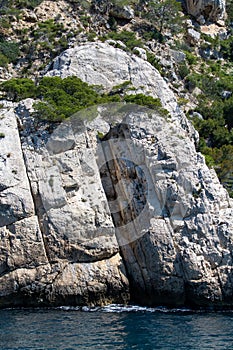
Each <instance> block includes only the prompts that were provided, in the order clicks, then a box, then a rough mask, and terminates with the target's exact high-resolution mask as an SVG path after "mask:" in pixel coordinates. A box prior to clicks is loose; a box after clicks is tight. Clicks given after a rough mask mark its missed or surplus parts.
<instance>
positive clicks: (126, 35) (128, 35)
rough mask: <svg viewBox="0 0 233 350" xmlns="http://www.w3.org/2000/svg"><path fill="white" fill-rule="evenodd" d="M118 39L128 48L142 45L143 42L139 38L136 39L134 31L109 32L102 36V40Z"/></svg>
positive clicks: (131, 48)
mask: <svg viewBox="0 0 233 350" xmlns="http://www.w3.org/2000/svg"><path fill="white" fill-rule="evenodd" d="M107 39H112V40H120V41H122V42H123V43H124V44H125V45H126V47H127V48H128V49H129V50H133V48H134V47H136V46H137V47H142V46H143V42H142V41H141V40H140V39H137V38H136V36H135V33H133V32H128V31H127V30H123V31H122V32H114V31H112V32H109V33H108V34H107V35H105V36H104V37H102V40H107Z"/></svg>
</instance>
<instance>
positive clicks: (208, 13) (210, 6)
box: [185, 0, 226, 22]
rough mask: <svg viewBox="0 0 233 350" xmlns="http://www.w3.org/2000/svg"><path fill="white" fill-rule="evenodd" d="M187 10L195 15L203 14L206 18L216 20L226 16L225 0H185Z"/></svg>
mask: <svg viewBox="0 0 233 350" xmlns="http://www.w3.org/2000/svg"><path fill="white" fill-rule="evenodd" d="M185 5H186V8H187V12H188V13H189V14H190V15H192V16H194V17H196V18H197V19H198V17H200V16H203V17H204V18H205V19H206V20H209V21H212V22H217V21H218V20H224V19H225V16H226V1H225V0H185Z"/></svg>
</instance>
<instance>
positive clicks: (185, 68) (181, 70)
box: [178, 62, 189, 79]
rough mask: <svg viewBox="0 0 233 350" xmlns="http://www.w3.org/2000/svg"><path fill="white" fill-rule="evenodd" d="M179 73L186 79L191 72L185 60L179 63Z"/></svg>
mask: <svg viewBox="0 0 233 350" xmlns="http://www.w3.org/2000/svg"><path fill="white" fill-rule="evenodd" d="M178 74H179V76H180V77H181V79H184V78H185V77H187V75H188V74H189V68H188V66H187V64H186V63H185V62H182V63H180V64H179V65H178Z"/></svg>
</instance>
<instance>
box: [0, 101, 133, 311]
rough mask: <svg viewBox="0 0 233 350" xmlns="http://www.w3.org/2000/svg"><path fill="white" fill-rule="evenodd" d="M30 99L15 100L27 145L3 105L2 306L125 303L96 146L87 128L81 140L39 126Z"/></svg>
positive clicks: (0, 124) (123, 280)
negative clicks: (90, 141) (90, 143)
mask: <svg viewBox="0 0 233 350" xmlns="http://www.w3.org/2000/svg"><path fill="white" fill-rule="evenodd" d="M32 102H33V101H32V100H27V102H26V104H25V103H24V104H23V105H21V104H19V106H18V107H17V116H18V121H19V126H20V129H21V142H22V146H21V143H20V139H19V132H18V129H17V123H16V114H15V113H14V112H13V109H10V110H9V111H7V110H6V109H3V110H2V111H1V119H0V130H3V131H4V137H2V138H1V140H0V148H1V153H0V154H1V192H0V200H1V207H0V209H1V210H0V212H1V216H0V236H1V243H0V307H1V306H12V305H13V306H14V305H15V306H16V305H34V306H35V305H58V304H70V303H71V304H73V303H75V304H90V303H91V304H92V303H93V304H100V305H101V304H106V303H109V302H110V303H111V302H113V301H114V302H116V301H117V302H120V303H122V302H126V301H127V300H128V280H127V278H126V273H125V269H124V265H123V263H122V258H121V257H120V255H119V247H118V244H117V241H116V238H115V234H114V226H113V223H112V219H111V215H110V212H109V210H108V205H107V201H106V197H105V194H104V191H103V188H102V185H101V180H100V176H99V173H98V168H97V165H96V164H95V160H94V152H93V150H92V149H90V147H89V146H88V144H87V140H86V136H85V133H84V134H81V135H80V138H79V140H78V143H77V145H76V146H75V140H74V139H72V137H71V138H70V136H72V135H67V140H66V142H65V143H64V142H62V137H63V136H62V134H61V133H60V132H59V133H56V132H54V134H53V138H52V139H51V138H50V140H48V139H49V132H48V131H47V132H46V131H45V130H39V131H36V130H35V129H33V119H31V118H30V116H29V111H30V109H31V105H32ZM22 129H24V130H22ZM66 129H67V126H66V125H64V129H62V133H64V130H66ZM68 130H69V128H68ZM2 135H3V133H2ZM45 141H48V143H47V146H45V145H44V144H45ZM59 145H60V147H59ZM54 150H55V152H54ZM91 158H92V159H91Z"/></svg>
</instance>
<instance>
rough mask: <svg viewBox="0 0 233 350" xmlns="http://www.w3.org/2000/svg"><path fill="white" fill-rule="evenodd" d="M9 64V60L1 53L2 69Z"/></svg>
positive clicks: (0, 62) (0, 64) (0, 65)
mask: <svg viewBox="0 0 233 350" xmlns="http://www.w3.org/2000/svg"><path fill="white" fill-rule="evenodd" d="M8 63H9V60H8V58H7V57H6V56H5V55H3V54H2V53H1V52H0V67H6V66H7V64H8Z"/></svg>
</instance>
